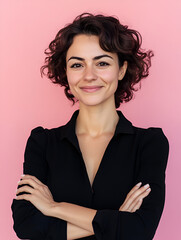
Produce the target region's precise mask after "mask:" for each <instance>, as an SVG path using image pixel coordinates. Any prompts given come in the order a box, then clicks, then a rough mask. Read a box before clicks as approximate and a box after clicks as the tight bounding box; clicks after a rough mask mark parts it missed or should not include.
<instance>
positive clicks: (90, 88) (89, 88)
mask: <svg viewBox="0 0 181 240" xmlns="http://www.w3.org/2000/svg"><path fill="white" fill-rule="evenodd" d="M102 87H103V86H85V87H81V89H82V90H83V91H85V92H96V91H98V90H100V89H101V88H102Z"/></svg>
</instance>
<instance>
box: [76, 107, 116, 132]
mask: <svg viewBox="0 0 181 240" xmlns="http://www.w3.org/2000/svg"><path fill="white" fill-rule="evenodd" d="M118 121H119V115H118V114H117V111H116V108H115V106H106V107H99V106H84V107H83V106H80V108H79V114H78V116H77V120H76V134H77V135H82V134H86V135H89V136H92V137H98V136H101V135H103V134H107V133H108V134H114V132H115V128H116V125H117V123H118Z"/></svg>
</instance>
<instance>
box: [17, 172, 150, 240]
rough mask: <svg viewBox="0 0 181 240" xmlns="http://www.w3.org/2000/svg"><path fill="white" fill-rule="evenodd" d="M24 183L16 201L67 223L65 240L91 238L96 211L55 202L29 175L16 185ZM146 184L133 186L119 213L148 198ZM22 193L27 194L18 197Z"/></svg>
mask: <svg viewBox="0 0 181 240" xmlns="http://www.w3.org/2000/svg"><path fill="white" fill-rule="evenodd" d="M24 184H28V185H30V186H27V185H26V186H22V187H20V188H18V189H17V192H16V194H17V196H16V200H21V199H24V200H26V201H29V202H31V203H32V204H33V205H34V206H35V207H36V208H37V209H38V210H39V211H41V212H42V213H43V214H44V215H45V216H51V217H56V218H60V219H63V220H65V221H67V239H68V240H70V239H77V238H82V237H86V236H90V235H94V230H93V227H92V220H93V218H94V216H95V214H96V212H97V210H95V209H91V208H86V207H82V206H79V205H76V204H71V203H67V202H55V201H54V200H53V196H52V194H51V192H50V190H49V188H48V187H47V186H46V185H45V184H43V183H42V182H41V181H40V180H39V179H37V178H36V177H35V176H32V175H22V176H21V180H20V181H19V182H18V185H20V186H21V185H24ZM150 191H151V189H150V187H149V185H148V184H147V185H144V186H141V183H138V184H137V185H135V186H134V187H133V188H132V189H131V191H130V192H129V193H128V194H127V197H126V199H125V201H124V203H123V204H122V205H121V206H120V208H119V211H127V212H130V213H132V212H135V211H136V210H138V209H139V208H140V206H141V204H142V202H143V199H144V198H145V197H146V196H148V194H149V193H150ZM22 192H26V193H27V194H25V193H24V194H22V195H18V194H19V193H22Z"/></svg>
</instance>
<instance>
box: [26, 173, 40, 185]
mask: <svg viewBox="0 0 181 240" xmlns="http://www.w3.org/2000/svg"><path fill="white" fill-rule="evenodd" d="M21 179H32V180H34V181H35V182H37V183H38V184H40V185H41V184H43V183H42V182H41V181H40V180H39V179H38V178H36V177H35V176H32V175H29V174H25V175H22V176H21Z"/></svg>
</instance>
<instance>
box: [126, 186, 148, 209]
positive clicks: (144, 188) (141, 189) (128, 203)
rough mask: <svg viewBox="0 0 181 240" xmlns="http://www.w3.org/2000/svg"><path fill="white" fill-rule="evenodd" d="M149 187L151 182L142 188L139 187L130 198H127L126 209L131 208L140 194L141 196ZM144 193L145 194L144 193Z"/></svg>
mask: <svg viewBox="0 0 181 240" xmlns="http://www.w3.org/2000/svg"><path fill="white" fill-rule="evenodd" d="M148 188H149V184H146V185H144V186H143V187H141V188H140V189H137V190H136V191H135V192H134V193H133V194H132V195H131V196H130V197H129V198H128V199H126V202H125V204H124V207H125V208H126V209H129V208H130V205H131V204H132V203H133V202H134V201H135V200H136V198H137V197H138V196H140V197H141V195H142V194H143V193H144V192H145V191H146V190H147V189H148ZM143 195H144V194H143Z"/></svg>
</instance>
